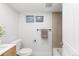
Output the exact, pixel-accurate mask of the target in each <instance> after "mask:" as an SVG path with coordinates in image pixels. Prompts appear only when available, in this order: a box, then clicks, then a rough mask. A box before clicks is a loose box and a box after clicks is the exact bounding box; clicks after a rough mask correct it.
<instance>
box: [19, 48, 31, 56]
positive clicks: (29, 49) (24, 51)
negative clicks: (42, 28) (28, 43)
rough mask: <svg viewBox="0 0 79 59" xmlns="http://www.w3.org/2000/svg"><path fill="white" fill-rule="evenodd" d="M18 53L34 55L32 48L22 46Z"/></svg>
mask: <svg viewBox="0 0 79 59" xmlns="http://www.w3.org/2000/svg"><path fill="white" fill-rule="evenodd" d="M18 55H20V56H30V55H32V49H31V48H22V49H20V50H19V51H18Z"/></svg>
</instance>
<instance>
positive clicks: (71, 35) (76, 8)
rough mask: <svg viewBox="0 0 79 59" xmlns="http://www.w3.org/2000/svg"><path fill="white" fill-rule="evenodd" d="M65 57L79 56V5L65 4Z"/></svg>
mask: <svg viewBox="0 0 79 59" xmlns="http://www.w3.org/2000/svg"><path fill="white" fill-rule="evenodd" d="M63 44H64V45H63V55H70V56H73V55H79V46H78V45H79V4H70V3H69V4H67V3H65V4H63Z"/></svg>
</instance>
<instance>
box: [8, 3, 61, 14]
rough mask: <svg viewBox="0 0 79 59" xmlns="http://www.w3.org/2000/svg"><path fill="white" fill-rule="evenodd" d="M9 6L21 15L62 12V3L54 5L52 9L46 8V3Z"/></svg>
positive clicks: (13, 4)
mask: <svg viewBox="0 0 79 59" xmlns="http://www.w3.org/2000/svg"><path fill="white" fill-rule="evenodd" d="M9 5H10V6H11V7H12V8H14V9H15V10H17V11H18V12H20V13H27V12H61V11H62V4H61V3H52V7H46V3H9Z"/></svg>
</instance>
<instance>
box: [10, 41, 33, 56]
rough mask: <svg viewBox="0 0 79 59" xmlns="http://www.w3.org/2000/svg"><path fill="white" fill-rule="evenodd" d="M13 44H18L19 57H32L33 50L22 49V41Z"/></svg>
mask: <svg viewBox="0 0 79 59" xmlns="http://www.w3.org/2000/svg"><path fill="white" fill-rule="evenodd" d="M11 44H16V55H18V56H31V55H32V49H31V48H21V39H19V40H15V41H13V42H11Z"/></svg>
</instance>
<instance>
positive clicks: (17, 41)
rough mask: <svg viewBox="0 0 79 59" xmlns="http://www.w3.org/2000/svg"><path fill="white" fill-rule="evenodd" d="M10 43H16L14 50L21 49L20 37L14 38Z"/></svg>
mask: <svg viewBox="0 0 79 59" xmlns="http://www.w3.org/2000/svg"><path fill="white" fill-rule="evenodd" d="M11 43H12V44H16V51H18V50H20V49H21V39H18V40H15V41H12V42H11Z"/></svg>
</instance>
